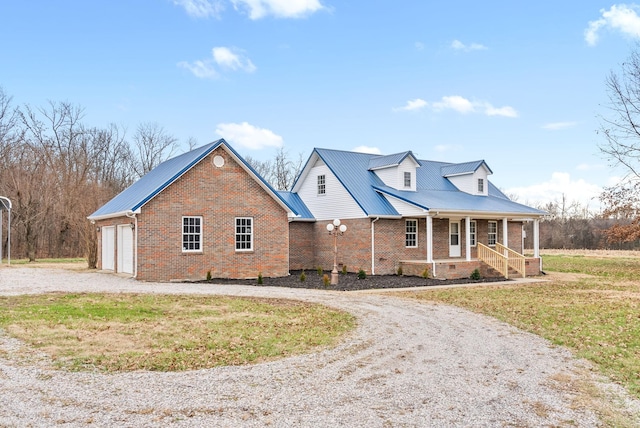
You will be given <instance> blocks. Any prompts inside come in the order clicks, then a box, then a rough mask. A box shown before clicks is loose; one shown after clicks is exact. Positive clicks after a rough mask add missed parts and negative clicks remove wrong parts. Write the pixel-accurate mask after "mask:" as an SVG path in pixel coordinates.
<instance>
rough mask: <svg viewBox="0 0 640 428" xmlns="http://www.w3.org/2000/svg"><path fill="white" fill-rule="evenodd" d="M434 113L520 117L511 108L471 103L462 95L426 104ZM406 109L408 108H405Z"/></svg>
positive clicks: (485, 103) (483, 102)
mask: <svg viewBox="0 0 640 428" xmlns="http://www.w3.org/2000/svg"><path fill="white" fill-rule="evenodd" d="M427 105H429V106H431V108H432V109H433V110H434V111H442V110H454V111H457V112H458V113H462V114H467V113H482V114H484V115H486V116H503V117H518V112H517V111H516V109H514V108H513V107H511V106H504V107H494V106H493V105H492V104H491V103H488V102H486V101H471V100H468V99H467V98H464V97H461V96H460V95H451V96H444V97H442V99H441V100H440V101H435V102H432V103H425V105H424V106H427ZM405 109H406V108H405Z"/></svg>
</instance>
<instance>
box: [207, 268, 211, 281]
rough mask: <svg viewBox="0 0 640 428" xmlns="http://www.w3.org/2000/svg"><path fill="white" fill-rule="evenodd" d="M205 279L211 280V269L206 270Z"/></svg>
mask: <svg viewBox="0 0 640 428" xmlns="http://www.w3.org/2000/svg"><path fill="white" fill-rule="evenodd" d="M207 281H211V270H208V271H207Z"/></svg>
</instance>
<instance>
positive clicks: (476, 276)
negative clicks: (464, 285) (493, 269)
mask: <svg viewBox="0 0 640 428" xmlns="http://www.w3.org/2000/svg"><path fill="white" fill-rule="evenodd" d="M469 278H470V279H473V280H474V281H477V280H479V279H481V278H482V276H481V275H480V270H478V269H474V270H473V272H471V276H469Z"/></svg>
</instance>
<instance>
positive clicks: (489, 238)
mask: <svg viewBox="0 0 640 428" xmlns="http://www.w3.org/2000/svg"><path fill="white" fill-rule="evenodd" d="M488 224H489V225H491V224H493V225H495V232H491V227H490V226H489V225H488V226H487V245H488V246H489V247H495V246H496V242H498V222H497V221H493V220H489V222H488ZM491 235H495V238H494V240H493V244H492V243H491Z"/></svg>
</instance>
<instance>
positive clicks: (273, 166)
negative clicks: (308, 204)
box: [245, 147, 303, 190]
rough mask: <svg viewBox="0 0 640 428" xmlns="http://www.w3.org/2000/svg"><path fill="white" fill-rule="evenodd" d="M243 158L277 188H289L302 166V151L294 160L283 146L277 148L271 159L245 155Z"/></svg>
mask: <svg viewBox="0 0 640 428" xmlns="http://www.w3.org/2000/svg"><path fill="white" fill-rule="evenodd" d="M245 160H246V161H247V163H248V164H249V165H251V167H252V168H253V169H255V170H256V172H257V173H258V174H260V175H261V176H262V178H264V179H265V180H266V181H267V182H268V183H269V184H270V185H271V186H273V187H274V188H275V189H277V190H291V188H292V187H293V183H295V181H296V178H298V175H299V174H300V171H301V170H302V166H303V157H302V153H300V154H299V155H298V159H296V160H295V161H294V160H291V159H290V158H289V152H287V151H286V150H285V149H284V148H283V147H281V148H280V149H278V151H277V152H276V154H275V155H274V157H273V160H266V161H260V160H257V159H254V158H252V157H251V156H245Z"/></svg>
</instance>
